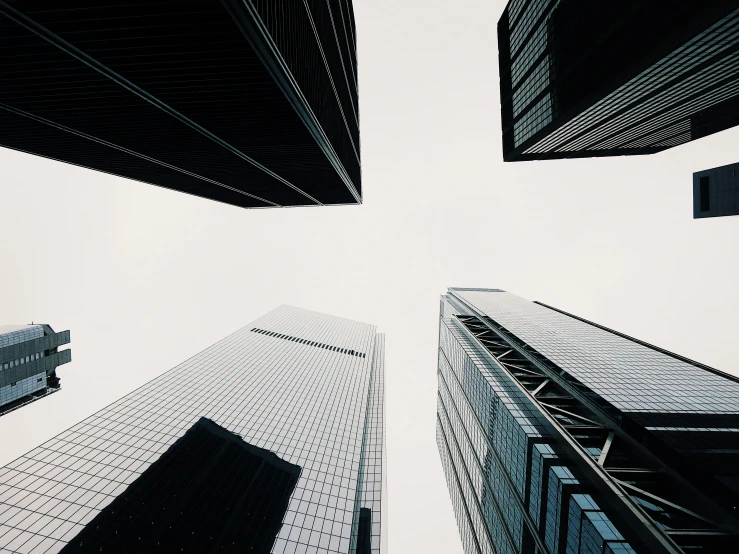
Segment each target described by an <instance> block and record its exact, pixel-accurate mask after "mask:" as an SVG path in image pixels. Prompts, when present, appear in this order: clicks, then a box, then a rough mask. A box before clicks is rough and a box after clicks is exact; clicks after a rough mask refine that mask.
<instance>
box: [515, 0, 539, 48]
mask: <svg viewBox="0 0 739 554" xmlns="http://www.w3.org/2000/svg"><path fill="white" fill-rule="evenodd" d="M548 3H549V2H548V0H531V1H530V2H529V3H528V5H527V6H526V9H525V10H524V12H523V15H521V18H520V19H519V20H518V21H513V19H512V18H511V20H510V21H513V25H512V27H509V28H510V36H511V56H515V55H516V54H518V50H519V48H521V47H522V46H523V45H524V42H523V41H524V39H525V38H526V37H527V36H528V35H529V32H530V31H531V29H532V28H533V26H534V24H535V23H536V22H537V20H538V19H539V17H540V16H541V14H542V13H543V12H544V10H545V9H547V4H548Z"/></svg>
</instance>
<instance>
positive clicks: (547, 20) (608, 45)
mask: <svg viewBox="0 0 739 554" xmlns="http://www.w3.org/2000/svg"><path fill="white" fill-rule="evenodd" d="M498 46H499V61H500V91H501V119H502V125H503V158H504V159H505V160H506V161H525V160H545V159H553V158H571V157H591V156H621V155H631V154H652V153H654V152H659V151H661V150H665V149H666V148H671V147H673V146H677V145H678V144H682V143H685V142H688V141H691V140H695V139H698V138H701V137H704V136H706V135H710V134H712V133H716V132H718V131H722V130H724V129H727V128H729V127H733V126H735V125H737V124H739V2H738V1H737V0H707V1H703V0H680V1H679V2H676V1H674V0H608V1H598V2H593V1H589V0H511V1H510V2H508V5H507V7H506V9H505V11H504V12H503V16H502V17H501V19H500V21H499V22H498Z"/></svg>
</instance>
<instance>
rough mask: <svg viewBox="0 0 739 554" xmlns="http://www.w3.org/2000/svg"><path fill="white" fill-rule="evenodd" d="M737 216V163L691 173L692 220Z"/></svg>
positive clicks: (738, 211) (738, 165)
mask: <svg viewBox="0 0 739 554" xmlns="http://www.w3.org/2000/svg"><path fill="white" fill-rule="evenodd" d="M725 215H739V163H736V164H731V165H724V166H722V167H714V168H713V169H706V170H705V171H698V172H696V173H693V218H694V219H702V218H704V217H722V216H725Z"/></svg>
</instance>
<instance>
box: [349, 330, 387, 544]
mask: <svg viewBox="0 0 739 554" xmlns="http://www.w3.org/2000/svg"><path fill="white" fill-rule="evenodd" d="M384 391H385V335H383V334H378V335H377V341H376V344H375V349H374V354H373V359H372V382H371V383H370V393H369V398H368V403H367V410H368V412H367V419H366V421H367V423H366V425H365V429H364V443H363V445H362V463H361V470H360V471H361V476H362V477H361V481H360V486H359V487H358V489H357V495H358V499H357V502H356V504H355V515H354V521H355V523H358V522H359V515H360V509H361V508H368V509H369V510H370V511H371V512H370V513H371V526H370V534H371V536H370V549H371V552H372V554H380V552H382V551H383V545H382V539H383V537H382V533H381V532H380V531H381V528H382V521H383V519H384V514H383V504H382V496H383V484H384V479H383V475H384V473H385V471H384V463H385V457H384V448H383V447H384V438H383V437H384V429H385V426H384V410H385V392H384ZM358 533H359V527H358V525H356V524H355V525H354V527H353V528H352V542H351V547H352V552H353V551H354V549H355V548H356V547H357V540H358V538H359V536H358Z"/></svg>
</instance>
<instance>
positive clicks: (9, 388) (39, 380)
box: [0, 371, 46, 406]
mask: <svg viewBox="0 0 739 554" xmlns="http://www.w3.org/2000/svg"><path fill="white" fill-rule="evenodd" d="M45 388H46V372H45V371H42V372H41V373H39V374H38V375H31V376H30V377H26V378H25V379H21V380H20V381H17V382H15V383H11V384H10V385H6V386H4V387H0V406H3V405H4V404H8V403H9V402H13V401H15V400H18V399H19V398H23V397H24V396H28V395H29V394H31V393H34V392H36V391H39V390H41V389H45Z"/></svg>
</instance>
